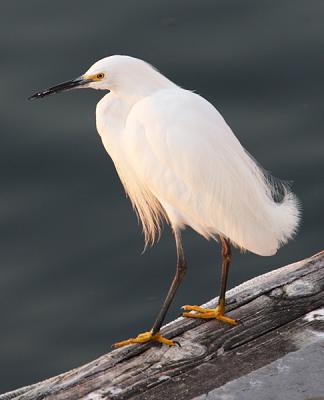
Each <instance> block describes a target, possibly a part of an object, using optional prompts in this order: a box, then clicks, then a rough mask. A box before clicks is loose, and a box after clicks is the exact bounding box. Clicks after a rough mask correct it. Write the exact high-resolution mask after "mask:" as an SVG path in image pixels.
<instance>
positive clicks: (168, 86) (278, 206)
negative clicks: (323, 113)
mask: <svg viewBox="0 0 324 400" xmlns="http://www.w3.org/2000/svg"><path fill="white" fill-rule="evenodd" d="M73 88H93V89H102V90H106V91H109V93H108V94H106V95H105V96H104V97H103V98H102V99H101V100H100V101H99V103H98V105H97V110H96V122H97V129H98V132H99V134H100V136H101V138H102V141H103V144H104V146H105V148H106V150H107V152H108V154H109V155H110V157H111V158H112V160H113V162H114V164H115V167H116V170H117V172H118V175H119V177H120V180H121V181H122V183H123V185H124V187H125V191H126V193H127V194H128V196H129V198H130V200H131V202H132V204H133V206H134V209H135V210H136V212H137V214H138V217H139V219H140V220H141V222H142V225H143V232H144V236H145V244H146V245H147V244H149V243H153V242H154V239H155V237H156V235H158V234H159V233H160V227H161V222H162V221H163V220H166V221H167V222H168V223H169V224H170V225H171V228H172V231H173V233H174V237H175V242H176V250H177V263H176V273H175V276H174V278H173V280H172V283H171V286H170V289H169V291H168V294H167V296H166V299H165V301H164V303H163V306H162V308H161V310H160V312H159V314H158V316H157V318H156V320H155V322H154V324H153V327H152V329H151V330H150V331H149V332H145V333H142V334H139V335H138V336H137V337H135V338H132V339H129V340H125V341H122V342H119V343H116V344H115V346H116V347H120V346H123V345H126V344H130V343H144V342H147V341H150V340H152V341H157V342H161V343H165V344H168V345H173V344H174V342H173V341H172V340H169V339H166V338H164V337H163V336H162V335H161V334H160V328H161V326H162V323H163V321H164V318H165V315H166V313H167V310H168V308H169V306H170V304H171V301H172V299H173V297H174V295H175V292H176V290H177V288H178V286H179V284H180V281H181V280H182V278H183V276H184V274H185V270H186V262H185V258H184V253H183V249H182V245H181V236H180V230H181V229H182V228H183V227H185V226H190V227H191V228H192V229H194V230H195V231H196V232H198V233H199V234H201V235H202V236H204V237H205V238H212V239H216V240H219V241H220V243H221V247H222V263H221V290H220V296H219V301H218V306H217V307H216V308H214V309H204V308H201V307H198V306H184V307H183V308H184V310H185V311H186V312H185V313H184V314H183V315H184V316H185V317H192V318H216V319H218V320H221V321H224V322H226V323H229V324H233V325H234V324H236V321H235V320H233V319H231V318H229V317H227V316H225V315H224V308H225V291H226V282H227V276H228V270H229V264H230V243H232V244H233V245H234V246H236V247H238V248H240V249H242V250H249V251H251V252H253V253H255V254H259V255H261V256H270V255H273V254H275V253H276V251H277V249H278V248H279V247H280V245H282V244H284V243H286V242H287V241H288V239H290V238H291V237H292V236H293V234H294V233H295V231H296V228H297V225H298V220H299V209H298V208H299V207H298V202H297V200H296V197H295V196H294V194H293V193H292V192H291V191H290V189H289V187H288V186H287V185H286V184H285V183H283V182H282V181H280V180H277V179H274V178H272V177H271V176H270V175H269V174H268V173H267V172H265V171H264V170H263V169H262V168H261V167H260V166H259V165H258V164H257V163H256V161H255V160H254V159H253V158H252V157H251V156H250V155H249V154H248V153H247V152H246V150H245V149H244V148H243V147H242V145H241V143H240V142H239V141H238V139H237V138H236V137H235V135H234V134H233V132H232V131H231V129H230V128H229V126H228V125H227V124H226V122H225V121H224V119H223V118H222V116H221V115H220V114H219V112H218V111H217V110H216V108H215V107H214V106H213V105H211V104H210V103H209V102H208V101H207V100H205V99H204V98H203V97H201V96H199V95H198V94H195V93H193V92H191V91H189V90H185V89H182V88H180V87H179V86H177V85H176V84H175V83H173V82H171V81H170V80H169V79H167V78H166V77H165V76H163V75H162V74H161V73H159V72H158V71H157V70H156V69H154V68H153V67H152V66H151V65H149V64H147V63H146V62H144V61H142V60H139V59H136V58H132V57H128V56H118V55H116V56H111V57H107V58H104V59H102V60H99V61H98V62H96V63H95V64H94V65H92V66H91V67H90V68H89V69H88V71H87V72H85V74H84V75H82V76H81V77H79V78H77V79H74V80H72V81H68V82H64V83H62V84H59V85H57V86H54V87H51V88H49V89H47V90H45V91H42V92H39V93H36V94H35V95H33V96H32V97H31V98H32V99H35V98H41V97H44V96H47V95H49V94H52V93H57V92H59V91H64V90H69V89H73ZM191 311H194V312H191Z"/></svg>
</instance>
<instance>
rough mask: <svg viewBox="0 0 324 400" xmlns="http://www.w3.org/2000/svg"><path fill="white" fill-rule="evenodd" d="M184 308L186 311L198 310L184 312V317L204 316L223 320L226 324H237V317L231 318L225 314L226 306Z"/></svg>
mask: <svg viewBox="0 0 324 400" xmlns="http://www.w3.org/2000/svg"><path fill="white" fill-rule="evenodd" d="M182 309H183V310H185V311H196V313H191V312H184V313H182V316H183V317H187V318H203V319H212V318H215V319H218V320H219V321H223V322H225V323H226V324H230V325H237V322H236V321H235V319H232V318H229V317H227V316H226V315H224V308H223V307H220V306H217V307H216V308H203V307H199V306H188V305H186V306H183V307H182Z"/></svg>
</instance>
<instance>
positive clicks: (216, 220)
mask: <svg viewBox="0 0 324 400" xmlns="http://www.w3.org/2000/svg"><path fill="white" fill-rule="evenodd" d="M122 142H123V146H124V149H125V152H126V154H127V158H128V160H129V162H130V164H131V165H132V168H133V169H134V171H135V172H136V174H137V176H138V177H139V179H140V180H141V182H143V184H145V185H146V186H147V187H148V188H149V189H150V190H151V192H152V193H153V194H154V195H155V196H156V197H157V198H158V199H159V200H160V202H161V203H162V204H168V205H170V206H171V207H172V208H174V209H176V210H178V212H179V214H181V215H182V216H183V217H184V220H185V221H186V223H187V224H188V225H191V226H192V227H193V228H194V229H195V228H196V227H199V229H197V230H198V231H200V233H203V234H205V236H213V235H215V234H222V235H224V236H226V237H228V238H229V239H231V240H232V242H233V243H235V244H236V245H238V246H240V247H242V248H245V249H248V250H251V251H253V252H255V253H258V254H264V255H266V254H271V253H274V252H275V251H276V249H277V247H278V244H279V242H280V241H284V234H283V232H280V229H281V226H280V224H277V225H278V226H275V225H274V220H275V219H276V217H277V215H276V207H277V208H278V206H277V205H276V204H275V203H274V202H273V200H272V198H271V193H270V191H269V187H268V186H267V184H266V181H265V179H264V174H263V172H262V170H261V169H260V168H259V167H258V165H257V164H256V163H255V161H254V160H253V159H251V157H249V155H248V154H247V152H246V151H245V150H244V148H243V147H242V145H241V144H240V142H239V141H238V139H237V138H236V137H235V135H234V134H233V133H232V131H231V129H230V128H229V126H228V125H227V124H226V122H225V121H224V119H223V118H222V116H221V115H220V114H219V113H218V111H217V110H216V109H215V108H214V107H213V106H212V105H211V104H210V103H209V102H208V101H206V100H205V99H203V98H202V97H200V96H198V95H197V94H194V93H192V92H189V91H186V90H182V89H179V88H177V89H168V90H163V91H160V92H159V93H157V94H155V95H153V96H150V97H147V98H145V99H143V100H142V101H140V102H139V103H137V104H136V105H135V106H134V108H133V110H132V111H131V113H130V114H129V117H128V119H127V122H126V126H125V129H124V132H123V138H122ZM171 222H172V221H171ZM275 223H277V222H275Z"/></svg>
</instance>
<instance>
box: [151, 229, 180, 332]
mask: <svg viewBox="0 0 324 400" xmlns="http://www.w3.org/2000/svg"><path fill="white" fill-rule="evenodd" d="M174 237H175V241H176V249H177V269H176V273H175V275H174V278H173V280H172V283H171V286H170V289H169V291H168V294H167V296H166V298H165V300H164V303H163V305H162V308H161V310H160V312H159V314H158V316H157V318H156V320H155V322H154V324H153V328H152V334H153V335H155V334H156V333H157V332H159V331H160V329H161V326H162V324H163V321H164V318H165V316H166V313H167V311H168V309H169V307H170V304H171V302H172V300H173V298H174V295H175V293H176V291H177V289H178V287H179V285H180V283H181V281H182V278H183V277H184V275H185V273H186V261H185V258H184V254H183V250H182V245H181V237H180V234H179V232H177V231H175V232H174Z"/></svg>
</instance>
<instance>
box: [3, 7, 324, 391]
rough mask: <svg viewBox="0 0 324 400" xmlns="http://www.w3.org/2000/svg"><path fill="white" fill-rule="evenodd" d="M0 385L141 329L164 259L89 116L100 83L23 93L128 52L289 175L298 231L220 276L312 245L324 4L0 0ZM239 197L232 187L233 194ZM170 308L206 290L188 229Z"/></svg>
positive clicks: (175, 310)
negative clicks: (182, 272)
mask: <svg viewBox="0 0 324 400" xmlns="http://www.w3.org/2000/svg"><path fill="white" fill-rule="evenodd" d="M0 49H1V53H0V54H1V58H0V82H1V91H0V102H1V108H0V114H1V118H0V123H1V134H0V164H1V168H0V190H1V193H0V320H1V329H0V392H4V391H7V390H9V389H13V388H16V387H19V386H22V385H26V384H30V383H33V382H36V381H39V380H41V379H44V378H47V377H49V376H52V375H54V374H58V373H60V372H63V371H66V370H68V369H71V368H73V367H76V366H79V365H81V364H82V363H85V362H88V361H90V360H92V359H94V358H95V357H98V356H99V355H101V354H103V353H105V352H107V351H108V350H109V349H110V346H111V344H112V343H113V342H114V341H117V340H121V339H124V338H128V337H130V336H133V335H136V334H137V333H139V332H141V331H143V330H147V329H148V328H150V326H151V324H152V322H153V320H154V318H155V316H156V314H157V311H158V309H159V307H160V305H161V303H162V299H163V297H164V295H165V293H166V290H167V288H168V285H169V282H170V279H171V277H172V275H173V272H174V266H175V250H174V244H173V239H172V237H171V234H170V231H169V229H168V228H166V229H165V230H164V233H163V236H162V239H161V241H160V242H159V243H158V244H157V245H156V246H155V247H153V248H152V249H150V250H148V251H147V252H146V253H145V254H144V255H141V251H142V249H143V239H142V237H141V234H140V229H139V227H138V224H137V220H136V217H135V215H134V213H133V211H132V209H131V207H130V204H129V202H128V200H127V199H126V198H125V195H124V192H123V189H122V187H121V184H120V183H119V180H118V178H117V176H116V173H115V171H114V168H113V165H112V162H111V161H110V159H109V158H108V157H107V154H106V152H105V150H104V148H103V146H102V144H101V141H100V138H99V136H98V135H97V133H96V129H95V118H94V112H95V104H96V102H97V101H98V100H99V99H100V97H101V96H102V95H103V93H100V92H96V91H93V90H83V91H81V90H79V91H74V92H70V93H65V94H61V95H57V96H52V97H50V98H46V99H44V100H42V101H38V102H28V101H27V100H26V98H27V97H28V96H29V95H31V94H33V93H34V92H35V91H36V90H40V89H44V88H46V87H48V86H51V85H52V84H56V83H59V82H61V81H64V80H68V79H71V78H74V77H77V76H79V75H80V74H81V73H83V72H84V71H85V70H86V69H87V68H88V66H89V65H91V64H92V63H93V62H94V61H96V60H97V59H99V58H102V57H104V56H107V55H110V54H129V55H133V56H136V57H139V58H143V59H145V60H146V61H148V62H150V63H152V64H153V65H155V66H156V67H158V68H159V69H160V70H161V71H162V72H163V73H164V74H166V75H167V76H168V77H169V78H171V79H172V80H174V81H175V82H177V83H178V84H179V85H181V86H183V87H185V88H188V89H194V90H196V91H197V92H198V93H200V94H201V95H203V96H205V97H206V98H207V99H208V100H210V101H211V102H212V103H213V104H215V105H216V106H217V108H218V109H219V111H220V112H221V113H222V114H223V116H224V117H225V119H226V120H227V121H228V123H229V124H230V126H231V127H232V129H233V130H234V132H235V133H236V134H237V136H238V137H239V139H240V140H241V142H242V143H243V144H244V146H245V147H246V148H247V149H248V151H249V152H250V153H252V154H253V155H254V157H255V158H257V159H258V160H259V161H260V162H261V164H262V165H263V166H264V167H265V168H267V169H269V170H270V171H272V172H273V174H274V175H276V176H279V177H281V178H283V179H287V180H293V181H294V182H295V183H294V186H293V188H294V191H295V192H296V193H297V195H298V197H299V198H300V200H301V202H302V205H303V221H302V224H301V228H300V231H299V234H298V236H297V237H296V239H295V240H294V241H292V242H290V243H289V244H288V245H287V246H285V247H284V248H283V249H281V250H280V251H279V253H278V254H277V255H276V256H274V257H271V258H263V257H258V256H256V255H253V254H245V255H240V254H239V253H238V252H235V254H234V258H233V265H232V269H231V272H230V282H229V284H230V285H229V286H230V287H232V286H234V285H237V284H239V283H240V282H243V281H244V280H246V279H249V278H251V277H254V276H256V275H259V274H262V273H264V272H266V271H270V270H272V269H273V268H276V267H279V266H282V265H285V264H287V263H290V262H293V261H296V260H299V259H301V258H304V257H306V256H310V255H312V254H313V253H315V252H318V251H320V250H321V249H322V248H323V244H324V240H323V239H324V238H323V206H324V188H323V175H324V159H323V158H324V102H323V78H324V75H323V71H324V68H323V64H324V2H323V1H322V0H310V1H305V0H304V1H302V0H295V1H288V0H280V1H261V0H255V1H249V0H245V1H239V0H236V1H233V0H222V1H220V0H217V1H216V0H210V1H204V0H203V1H197V0H183V1H180V0H178V1H175V0H164V1H152V0H147V1H134V0H123V1H107V0H97V1H95V2H89V1H83V0H78V1H76V0H70V1H68V2H67V1H62V0H57V1H55V2H50V1H46V2H45V1H40V0H38V1H36V0H28V1H18V0H11V1H10V2H9V1H7V2H4V1H2V4H1V14H0ZM238 195H239V194H238ZM184 247H185V251H186V255H187V259H188V262H189V270H188V275H187V276H186V279H185V281H184V283H183V285H182V287H181V288H180V290H179V292H178V294H177V297H176V299H175V301H174V302H173V304H172V308H171V310H170V312H169V314H168V318H167V320H171V319H172V318H174V317H176V316H178V315H179V311H180V306H181V305H182V304H188V303H189V304H190V303H193V304H195V303H202V302H204V301H206V300H208V299H210V298H212V297H214V296H216V295H217V294H218V288H219V287H218V284H219V268H218V261H219V248H218V247H217V245H216V244H214V243H211V242H207V241H205V240H204V239H202V238H201V237H199V236H198V235H197V234H195V233H193V232H191V231H190V230H187V231H186V232H185V234H184Z"/></svg>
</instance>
